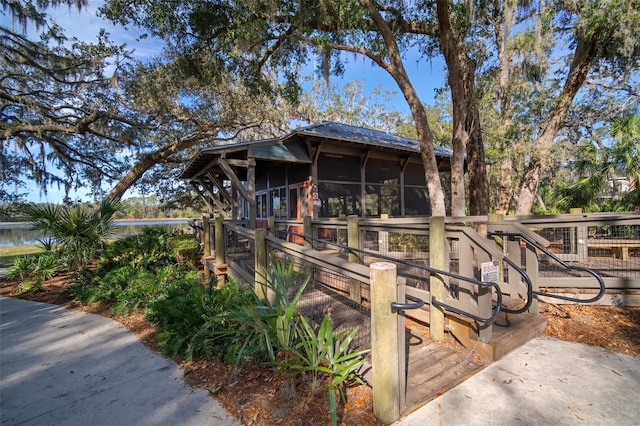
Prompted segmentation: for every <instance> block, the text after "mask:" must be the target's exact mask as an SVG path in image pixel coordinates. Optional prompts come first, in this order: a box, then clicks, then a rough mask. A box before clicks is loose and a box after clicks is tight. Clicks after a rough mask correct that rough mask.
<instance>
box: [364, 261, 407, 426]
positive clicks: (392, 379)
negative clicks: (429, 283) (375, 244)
mask: <svg viewBox="0 0 640 426" xmlns="http://www.w3.org/2000/svg"><path fill="white" fill-rule="evenodd" d="M370 278H371V363H372V366H373V367H372V373H373V414H374V415H375V416H376V418H377V419H378V420H379V421H380V422H382V423H384V424H391V423H393V422H395V421H396V420H397V419H398V417H400V400H401V399H400V392H401V389H400V371H399V358H400V354H399V349H400V348H399V347H398V346H399V333H398V328H399V327H398V326H397V324H398V313H397V312H392V310H391V303H393V302H396V301H397V300H396V298H397V288H396V287H397V270H396V265H394V264H393V263H389V262H377V263H372V264H371V266H370ZM401 302H404V301H401ZM402 353H404V348H402Z"/></svg>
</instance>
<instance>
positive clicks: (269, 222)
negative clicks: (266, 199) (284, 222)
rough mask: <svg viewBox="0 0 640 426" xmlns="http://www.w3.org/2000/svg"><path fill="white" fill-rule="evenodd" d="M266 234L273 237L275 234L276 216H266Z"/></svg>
mask: <svg viewBox="0 0 640 426" xmlns="http://www.w3.org/2000/svg"><path fill="white" fill-rule="evenodd" d="M267 228H269V229H267V235H269V236H270V237H275V236H276V217H275V216H269V217H268V218H267Z"/></svg>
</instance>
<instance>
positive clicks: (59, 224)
mask: <svg viewBox="0 0 640 426" xmlns="http://www.w3.org/2000/svg"><path fill="white" fill-rule="evenodd" d="M119 207H120V202H119V201H118V200H114V199H106V200H104V201H102V203H101V204H100V207H99V208H98V210H97V211H95V212H92V211H89V210H87V209H85V208H83V207H75V208H65V207H62V206H56V205H51V204H47V205H43V206H41V205H36V204H28V205H27V206H26V207H25V209H24V213H25V215H26V216H27V217H28V218H29V221H30V222H31V225H32V226H33V228H34V229H35V230H38V231H40V233H41V234H42V236H43V237H44V238H45V239H47V238H49V239H52V240H54V241H55V247H56V249H57V250H58V251H59V252H60V253H61V255H62V257H63V258H64V259H65V261H66V263H67V266H68V267H69V268H70V269H81V268H83V267H85V266H86V265H87V263H88V261H89V260H90V259H91V258H92V257H93V256H94V255H95V253H96V251H97V250H99V249H102V248H104V246H105V244H106V242H107V239H108V238H109V237H110V236H111V235H112V231H113V219H112V217H113V214H114V213H115V212H116V211H117V210H118V208H119Z"/></svg>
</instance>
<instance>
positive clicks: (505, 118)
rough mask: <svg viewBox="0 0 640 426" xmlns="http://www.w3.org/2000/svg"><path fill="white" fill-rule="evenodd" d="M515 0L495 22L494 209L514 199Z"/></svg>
mask: <svg viewBox="0 0 640 426" xmlns="http://www.w3.org/2000/svg"><path fill="white" fill-rule="evenodd" d="M516 3H517V2H516V1H515V0H509V1H505V2H504V3H503V10H502V14H501V15H500V17H499V18H498V19H500V18H501V21H500V22H496V24H495V26H494V28H495V31H496V46H497V47H498V58H499V60H500V75H499V79H498V107H499V108H500V128H499V129H498V138H499V142H498V146H499V148H500V157H501V158H500V174H499V176H500V184H499V185H500V186H499V193H498V204H497V206H496V208H497V210H502V211H504V212H507V213H508V212H509V207H510V205H511V199H512V198H513V179H512V175H513V155H514V153H513V151H512V149H511V148H512V145H511V143H510V142H511V141H510V140H509V139H510V129H511V126H512V123H513V108H512V103H511V93H510V88H511V84H512V83H513V81H512V80H513V79H514V70H513V53H514V52H513V50H512V49H511V48H509V40H510V36H511V31H512V28H513V23H514V21H515V17H516V11H517V4H516Z"/></svg>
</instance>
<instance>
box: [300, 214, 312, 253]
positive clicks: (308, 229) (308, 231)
mask: <svg viewBox="0 0 640 426" xmlns="http://www.w3.org/2000/svg"><path fill="white" fill-rule="evenodd" d="M302 229H303V231H302V233H303V234H304V236H305V238H304V246H305V247H306V248H313V241H311V240H310V238H313V225H312V224H311V216H305V217H303V218H302Z"/></svg>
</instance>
